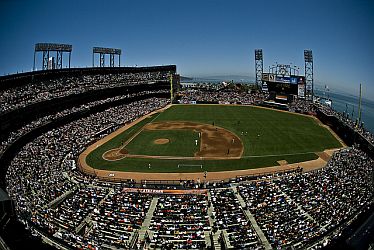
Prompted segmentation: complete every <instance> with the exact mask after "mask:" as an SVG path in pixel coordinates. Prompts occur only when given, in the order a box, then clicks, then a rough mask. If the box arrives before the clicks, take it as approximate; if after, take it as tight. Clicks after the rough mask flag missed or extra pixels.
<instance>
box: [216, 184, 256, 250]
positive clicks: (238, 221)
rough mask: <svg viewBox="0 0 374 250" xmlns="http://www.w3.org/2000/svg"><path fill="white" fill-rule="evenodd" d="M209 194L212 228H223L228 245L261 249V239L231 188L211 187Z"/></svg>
mask: <svg viewBox="0 0 374 250" xmlns="http://www.w3.org/2000/svg"><path fill="white" fill-rule="evenodd" d="M210 195H211V201H212V204H213V207H214V211H213V216H214V219H215V221H214V228H213V230H214V231H216V230H225V232H226V233H227V235H228V240H229V243H230V246H232V247H234V248H235V249H261V248H262V245H261V241H260V239H259V237H258V235H257V234H256V232H255V230H254V229H253V227H252V225H251V223H250V222H249V220H248V218H247V216H246V215H245V213H244V210H243V209H244V208H243V207H242V206H241V205H240V202H239V200H238V199H237V197H236V196H235V194H234V192H233V190H232V189H229V188H225V189H222V188H220V189H211V190H210ZM222 235H225V234H222Z"/></svg>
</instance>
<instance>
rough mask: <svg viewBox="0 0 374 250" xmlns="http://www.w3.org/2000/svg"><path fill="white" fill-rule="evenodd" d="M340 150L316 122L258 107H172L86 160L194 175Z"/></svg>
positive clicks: (109, 140) (110, 139)
mask: <svg viewBox="0 0 374 250" xmlns="http://www.w3.org/2000/svg"><path fill="white" fill-rule="evenodd" d="M119 115H120V114H119ZM340 147H342V144H341V143H340V142H339V140H338V138H336V136H334V135H333V134H332V133H331V132H330V131H329V130H328V129H327V128H326V127H325V126H323V125H322V124H320V122H319V121H318V120H317V119H316V118H314V117H310V116H306V115H299V114H294V113H289V112H283V111H277V110H272V109H266V108H260V107H253V106H239V105H172V106H170V107H169V108H167V109H165V110H162V111H159V112H156V113H154V114H152V115H151V116H148V117H144V118H143V119H141V120H139V121H137V122H135V123H132V124H131V125H129V126H126V127H125V128H123V129H120V130H119V131H116V132H114V134H111V135H109V136H107V137H105V138H103V139H102V140H100V141H98V142H97V143H95V145H94V146H93V147H90V148H89V149H88V150H86V151H85V152H84V153H83V155H84V157H83V158H84V160H85V163H86V164H87V165H88V166H90V167H92V168H94V169H101V170H108V171H124V172H148V173H181V172H184V173H193V172H202V171H209V172H216V171H229V170H242V169H254V168H260V167H261V168H262V167H268V166H277V165H280V164H282V163H286V164H287V163H296V162H304V161H310V160H314V159H317V158H318V155H317V154H318V153H320V152H322V151H324V150H326V149H331V148H340Z"/></svg>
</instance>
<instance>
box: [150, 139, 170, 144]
mask: <svg viewBox="0 0 374 250" xmlns="http://www.w3.org/2000/svg"><path fill="white" fill-rule="evenodd" d="M169 142H170V140H169V139H166V138H160V139H156V140H154V141H153V143H154V144H158V145H163V144H168V143H169Z"/></svg>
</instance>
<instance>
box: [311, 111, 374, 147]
mask: <svg viewBox="0 0 374 250" xmlns="http://www.w3.org/2000/svg"><path fill="white" fill-rule="evenodd" d="M318 109H319V110H320V111H322V112H323V113H325V114H326V115H330V116H335V117H336V118H338V119H339V120H340V121H341V122H342V123H344V124H346V125H347V126H349V127H350V128H352V129H353V130H354V131H356V132H358V133H360V134H361V135H362V136H363V137H364V138H366V140H368V142H370V143H371V144H374V135H373V134H372V133H371V132H370V131H368V130H366V129H365V127H364V126H363V124H362V123H361V124H360V123H359V122H358V121H357V120H353V119H351V118H352V117H351V118H350V117H349V114H347V113H345V112H338V111H336V110H334V109H332V108H331V107H330V106H327V105H318Z"/></svg>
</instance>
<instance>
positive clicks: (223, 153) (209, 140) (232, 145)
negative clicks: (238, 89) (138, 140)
mask: <svg viewBox="0 0 374 250" xmlns="http://www.w3.org/2000/svg"><path fill="white" fill-rule="evenodd" d="M143 130H153V131H155V130H193V131H196V132H197V133H199V134H200V149H199V151H198V152H195V155H194V157H179V156H159V155H134V154H129V153H128V152H127V150H126V145H127V144H128V143H129V142H131V140H133V139H134V138H135V137H136V136H137V135H138V134H139V133H141V132H142V131H143ZM191 140H192V139H191ZM169 142H170V141H169V139H166V138H160V139H156V140H154V141H153V142H150V143H155V144H166V143H169ZM243 151H244V146H243V143H242V141H241V140H240V138H239V137H238V136H237V135H235V134H234V133H233V132H231V131H229V130H227V129H224V128H221V127H217V126H214V125H210V124H203V123H195V122H187V121H168V122H153V123H148V124H147V125H145V126H144V127H143V128H142V129H141V130H140V131H139V132H138V133H136V134H135V135H134V136H133V137H131V138H130V139H129V140H128V141H127V142H126V143H124V145H123V147H122V148H115V149H111V150H108V151H107V152H105V153H104V154H103V158H104V159H105V160H109V161H116V160H120V159H123V158H125V157H126V158H161V159H201V158H204V159H206V160H209V159H222V160H224V159H239V158H240V157H241V156H242V154H243Z"/></svg>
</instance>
